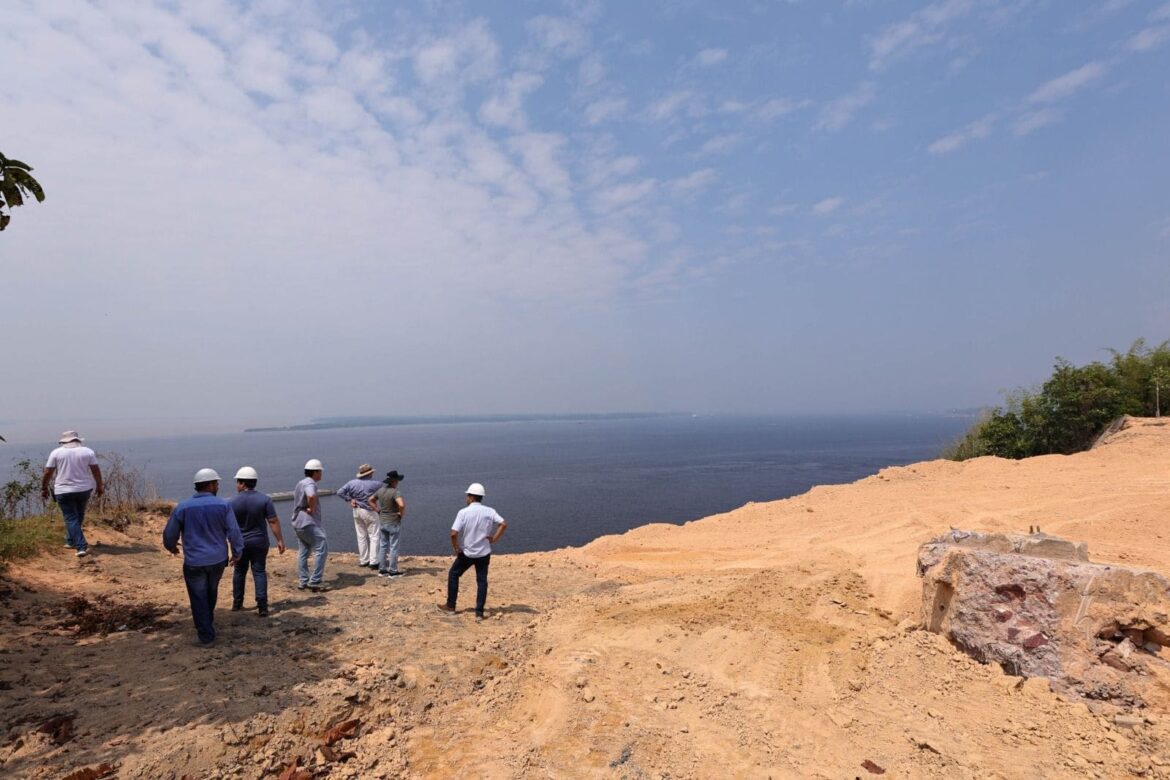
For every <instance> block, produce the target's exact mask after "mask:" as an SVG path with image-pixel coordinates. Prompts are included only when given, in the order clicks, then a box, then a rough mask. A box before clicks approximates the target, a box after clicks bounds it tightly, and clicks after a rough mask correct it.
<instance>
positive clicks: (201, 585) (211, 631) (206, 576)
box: [183, 561, 227, 642]
mask: <svg viewBox="0 0 1170 780" xmlns="http://www.w3.org/2000/svg"><path fill="white" fill-rule="evenodd" d="M225 568H227V561H223V562H222V563H216V564H214V565H212V566H188V565H187V564H185V563H184V564H183V580H184V582H186V583H187V598H188V599H190V600H191V618H192V619H193V620H194V621H195V632H196V633H197V634H199V641H200V642H211V641H213V640H214V639H215V599H216V596H218V595H219V578H220V577H222V576H223V570H224V569H225Z"/></svg>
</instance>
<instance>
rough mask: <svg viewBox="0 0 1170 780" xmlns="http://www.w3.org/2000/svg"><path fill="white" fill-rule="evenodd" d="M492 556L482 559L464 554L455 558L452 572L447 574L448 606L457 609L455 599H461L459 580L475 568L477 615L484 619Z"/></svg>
mask: <svg viewBox="0 0 1170 780" xmlns="http://www.w3.org/2000/svg"><path fill="white" fill-rule="evenodd" d="M491 561H492V556H491V555H490V554H489V555H485V556H483V557H482V558H468V557H467V556H466V555H464V554H463V553H459V555H457V556H455V562H454V563H452V564H451V571H449V572H447V606H448V607H450V608H451V609H455V599H457V598H459V578H460V577H462V576H463V572H465V571H467V570H468V569H470V568H471V567H472V566H474V567H475V614H476V615H478V616H480V617H483V605H484V604H485V603H486V602H487V573H488V564H489V563H491Z"/></svg>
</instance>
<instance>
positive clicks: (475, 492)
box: [467, 482, 483, 498]
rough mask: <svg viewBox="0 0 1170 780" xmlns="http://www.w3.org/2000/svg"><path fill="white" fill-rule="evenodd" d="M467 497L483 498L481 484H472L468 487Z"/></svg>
mask: <svg viewBox="0 0 1170 780" xmlns="http://www.w3.org/2000/svg"><path fill="white" fill-rule="evenodd" d="M467 495H469V496H479V497H480V498H483V485H481V484H479V483H478V482H472V483H471V484H470V485H468V486H467Z"/></svg>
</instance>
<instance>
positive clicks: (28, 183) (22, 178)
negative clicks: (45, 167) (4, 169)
mask: <svg viewBox="0 0 1170 780" xmlns="http://www.w3.org/2000/svg"><path fill="white" fill-rule="evenodd" d="M8 178H9V179H11V180H12V181H14V182H16V186H18V187H21V188H23V189H24V190H25V191H26V192H28V193H30V194H31V195H32V196H33V197H34V198H36V199H37V202H38V203H39V202H41V201H43V200H44V199H45V191H44V190H43V189H41V185H40V183H39V182H38V181H37V180H36V179H34V178H33V177H32V176H30V175H29V174H28V173H27V172H26V171H22V170H15V171H8Z"/></svg>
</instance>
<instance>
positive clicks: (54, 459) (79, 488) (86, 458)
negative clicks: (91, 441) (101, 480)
mask: <svg viewBox="0 0 1170 780" xmlns="http://www.w3.org/2000/svg"><path fill="white" fill-rule="evenodd" d="M97 464H98V462H97V456H96V455H94V454H93V450H91V449H90V448H89V447H82V446H81V444H79V443H78V442H75V441H71V442H69V443H68V444H64V445H62V446H60V447H58V448H57V449H55V450H53V451H52V452H50V453H49V461H48V462H47V463H46V464H45V468H47V469H56V472H55V473H54V474H53V493H54V494H55V495H61V494H62V493H82V492H84V491H86V490H93V489H94V488H95V487H97V483H96V482H95V481H94V478H93V472H92V471H90V470H89V467H90V466H96V465H97Z"/></svg>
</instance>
